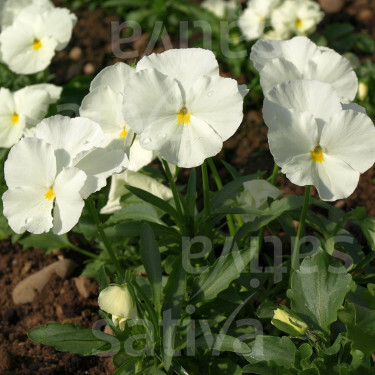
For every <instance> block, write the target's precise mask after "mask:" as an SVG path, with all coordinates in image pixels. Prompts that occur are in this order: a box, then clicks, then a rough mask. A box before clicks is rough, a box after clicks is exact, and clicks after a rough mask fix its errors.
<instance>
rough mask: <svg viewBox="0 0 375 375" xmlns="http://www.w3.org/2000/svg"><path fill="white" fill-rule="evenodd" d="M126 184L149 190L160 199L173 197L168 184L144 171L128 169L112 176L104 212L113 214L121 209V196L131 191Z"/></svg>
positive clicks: (102, 210) (102, 211) (101, 211)
mask: <svg viewBox="0 0 375 375" xmlns="http://www.w3.org/2000/svg"><path fill="white" fill-rule="evenodd" d="M125 185H130V186H134V187H136V188H138V189H142V190H145V191H148V192H149V193H151V194H153V195H155V196H157V197H159V198H160V199H164V200H168V199H172V197H173V195H172V191H171V189H169V188H168V187H167V186H165V185H163V184H161V183H160V182H158V181H156V180H155V179H154V178H152V177H150V176H147V175H144V174H142V173H138V172H133V171H130V170H127V171H125V172H123V173H120V174H115V175H113V176H112V181H111V188H110V190H109V194H108V201H107V203H106V205H105V206H104V207H103V208H102V209H101V210H100V213H102V214H111V213H113V212H116V211H118V210H120V209H121V207H122V206H121V202H120V200H121V197H122V196H123V195H125V194H126V193H128V192H129V191H128V190H127V189H126V188H125Z"/></svg>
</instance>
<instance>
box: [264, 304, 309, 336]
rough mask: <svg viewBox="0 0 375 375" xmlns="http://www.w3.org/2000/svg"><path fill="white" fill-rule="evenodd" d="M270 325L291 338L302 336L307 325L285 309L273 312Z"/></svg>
mask: <svg viewBox="0 0 375 375" xmlns="http://www.w3.org/2000/svg"><path fill="white" fill-rule="evenodd" d="M271 323H272V324H273V325H274V326H275V327H277V328H278V329H280V330H281V331H283V332H286V333H289V334H290V335H292V336H303V335H304V334H305V332H306V331H307V328H308V327H307V324H306V323H305V322H304V321H302V320H301V319H300V318H299V317H298V316H297V315H295V314H293V313H292V312H291V311H287V310H286V309H281V308H277V309H276V310H275V311H274V312H273V318H272V321H271Z"/></svg>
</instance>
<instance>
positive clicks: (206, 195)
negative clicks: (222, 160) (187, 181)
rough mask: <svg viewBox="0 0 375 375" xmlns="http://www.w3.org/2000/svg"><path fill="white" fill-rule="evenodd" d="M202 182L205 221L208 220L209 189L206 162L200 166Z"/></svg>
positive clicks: (209, 215)
mask: <svg viewBox="0 0 375 375" xmlns="http://www.w3.org/2000/svg"><path fill="white" fill-rule="evenodd" d="M202 182H203V201H204V214H205V216H206V218H207V220H210V217H211V212H210V187H209V181H208V172H207V162H206V161H204V163H203V164H202Z"/></svg>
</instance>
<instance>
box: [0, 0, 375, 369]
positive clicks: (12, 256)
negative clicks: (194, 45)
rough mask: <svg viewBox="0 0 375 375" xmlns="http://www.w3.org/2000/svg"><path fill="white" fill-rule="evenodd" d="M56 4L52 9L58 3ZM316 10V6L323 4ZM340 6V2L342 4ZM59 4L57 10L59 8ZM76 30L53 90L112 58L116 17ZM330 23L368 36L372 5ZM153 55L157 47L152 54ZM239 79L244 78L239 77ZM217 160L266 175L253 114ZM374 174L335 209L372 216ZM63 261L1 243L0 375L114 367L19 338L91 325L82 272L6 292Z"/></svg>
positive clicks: (262, 131)
mask: <svg viewBox="0 0 375 375" xmlns="http://www.w3.org/2000/svg"><path fill="white" fill-rule="evenodd" d="M57 3H58V2H57ZM322 3H323V1H322ZM343 3H344V2H343ZM60 5H61V4H60ZM77 16H78V23H77V26H76V27H75V29H74V36H73V38H72V41H71V42H70V44H69V46H68V47H67V48H66V49H65V50H64V51H61V52H59V53H58V54H57V55H56V57H55V59H54V61H53V64H52V66H51V71H52V72H53V73H54V74H55V79H54V83H56V84H59V85H63V84H65V83H67V82H69V81H70V80H71V79H72V78H74V77H75V76H77V75H81V74H96V73H98V72H99V71H100V70H101V69H102V68H104V67H105V66H107V65H111V64H113V63H115V62H117V61H120V59H119V58H117V57H115V56H114V55H113V53H112V47H111V22H112V21H121V20H120V19H119V17H118V16H117V15H109V14H106V13H105V12H104V11H103V10H95V11H85V10H83V11H78V12H77ZM327 17H328V18H329V21H334V20H345V21H346V22H348V21H349V22H351V23H352V24H353V25H355V27H356V29H357V30H358V31H359V32H366V33H368V34H370V35H372V36H374V37H375V22H374V20H375V3H374V2H373V1H371V0H356V1H347V2H346V4H345V5H344V8H343V9H342V11H341V12H339V13H334V14H330V15H328V16H327ZM148 38H149V36H148V35H147V34H143V35H142V36H141V37H140V38H139V39H138V40H137V41H135V42H134V43H133V44H131V45H128V46H127V49H125V50H126V51H128V52H129V51H138V52H139V56H140V57H141V56H142V54H143V53H144V51H145V49H146V46H147V42H148ZM158 50H159V51H160V50H161V48H159V49H158ZM241 80H245V81H246V79H245V77H241ZM219 158H222V159H224V160H226V161H228V162H230V163H231V164H232V165H233V166H234V167H236V168H237V169H238V170H239V171H240V172H241V174H248V173H254V172H256V171H258V170H265V171H267V173H271V171H272V168H273V159H272V156H271V155H270V153H269V150H268V144H267V129H266V126H265V125H264V123H263V119H262V115H261V112H260V111H259V110H253V109H251V110H249V111H248V112H247V113H246V114H245V117H244V123H243V124H242V125H241V127H240V128H239V130H238V132H237V133H236V134H235V135H234V136H233V137H232V138H231V139H229V140H228V141H227V142H226V143H225V145H224V149H223V151H222V152H221V153H220V155H219ZM217 166H218V167H219V172H220V173H221V175H222V176H223V179H224V180H226V179H229V175H228V172H227V171H226V170H225V168H224V167H222V166H221V164H220V163H217ZM374 178H375V167H373V168H371V169H370V170H369V171H367V172H366V173H364V174H363V175H362V176H361V178H360V182H359V186H358V188H357V189H356V191H355V193H353V195H352V196H350V197H349V198H348V199H346V200H343V201H338V202H336V203H335V204H336V205H337V206H339V207H340V208H344V209H345V210H349V209H351V208H353V207H355V206H357V205H363V206H365V207H366V208H367V210H368V212H369V214H370V215H371V216H375V185H374V183H373V179H374ZM278 183H279V184H280V185H281V186H282V188H283V191H285V192H286V193H288V192H293V193H296V194H302V192H303V188H300V187H297V186H294V185H293V184H291V183H290V182H289V181H288V180H287V179H286V178H285V177H284V176H282V175H280V176H279V178H278ZM58 255H59V256H61V255H63V256H66V257H68V258H71V259H73V260H75V261H76V262H77V264H82V259H80V258H77V256H76V254H72V253H69V252H61V251H60V252H59V253H58V254H50V255H46V254H45V253H44V252H42V251H40V250H36V249H34V250H28V251H26V252H23V251H22V250H21V248H20V247H19V246H18V245H12V244H11V243H10V242H9V241H3V242H0V304H1V306H2V309H1V311H0V318H1V320H0V374H4V375H8V374H9V375H21V374H22V375H28V374H46V375H47V374H48V375H54V374H73V373H74V374H77V375H81V374H82V375H83V374H89V375H90V374H103V375H106V374H112V373H113V371H114V368H113V366H112V364H111V360H110V359H109V358H98V357H88V358H81V357H79V356H74V355H70V354H67V353H60V352H57V351H55V350H54V349H52V348H49V347H45V346H42V345H39V344H35V343H33V342H31V341H30V340H29V339H28V338H27V335H26V332H27V331H28V330H29V329H30V328H32V327H34V326H37V325H41V324H45V323H47V322H50V321H60V322H65V321H68V322H74V323H80V324H82V325H83V326H85V327H87V328H89V327H92V326H93V324H94V323H95V322H96V321H98V320H99V319H100V318H99V316H98V306H97V294H96V293H97V285H96V283H95V282H91V284H90V286H89V289H90V291H91V294H90V296H89V297H88V298H84V297H82V296H81V295H80V294H79V293H78V291H77V288H76V286H75V282H74V280H73V278H74V277H77V276H78V275H79V274H80V272H81V271H82V269H80V268H77V269H76V270H75V272H74V274H73V275H72V276H71V277H69V278H68V279H66V280H62V279H60V278H59V277H58V276H54V277H53V278H52V279H51V281H50V283H48V285H47V286H46V287H45V288H44V290H43V292H42V293H41V294H40V295H39V296H38V297H37V298H36V300H35V301H34V302H33V303H31V304H26V305H20V306H16V305H14V303H13V301H12V297H11V294H12V290H13V289H14V287H15V286H16V285H17V284H18V282H20V281H21V280H23V279H24V278H25V277H27V276H29V275H30V274H32V273H34V272H36V271H38V270H40V269H42V268H43V267H44V266H46V265H48V264H50V263H52V262H54V261H56V260H57V256H58Z"/></svg>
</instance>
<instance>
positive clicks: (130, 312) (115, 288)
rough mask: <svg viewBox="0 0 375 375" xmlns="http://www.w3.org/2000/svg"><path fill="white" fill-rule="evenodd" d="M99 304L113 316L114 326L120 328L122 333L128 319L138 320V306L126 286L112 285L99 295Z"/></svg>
mask: <svg viewBox="0 0 375 375" xmlns="http://www.w3.org/2000/svg"><path fill="white" fill-rule="evenodd" d="M98 304H99V307H100V308H101V309H102V310H103V311H105V312H107V313H109V314H111V315H112V321H113V323H114V325H115V326H117V327H120V329H121V331H123V330H124V328H125V323H126V321H127V320H128V319H137V306H136V305H135V304H134V302H133V299H132V296H131V295H130V293H129V290H128V287H127V286H126V284H124V285H111V286H108V287H107V288H105V289H103V290H102V291H101V292H100V294H99V298H98Z"/></svg>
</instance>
